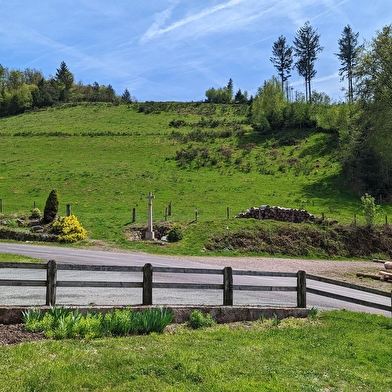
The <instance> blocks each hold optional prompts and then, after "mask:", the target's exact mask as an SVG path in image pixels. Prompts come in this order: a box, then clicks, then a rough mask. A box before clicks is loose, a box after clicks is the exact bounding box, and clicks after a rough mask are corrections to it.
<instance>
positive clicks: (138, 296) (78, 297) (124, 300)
mask: <svg viewBox="0 0 392 392" xmlns="http://www.w3.org/2000/svg"><path fill="white" fill-rule="evenodd" d="M0 253H10V254H20V255H25V256H29V257H34V258H37V259H42V260H45V261H49V260H56V262H58V263H73V264H88V265H118V266H123V265H127V266H143V265H145V264H146V263H151V264H152V266H153V267H158V266H159V267H186V268H204V269H205V268H214V269H216V268H218V269H221V268H222V267H219V266H217V265H214V258H211V264H210V265H206V264H205V263H203V264H202V263H198V262H197V261H195V258H189V259H186V258H185V257H183V258H181V259H180V258H176V257H171V256H161V255H151V254H145V253H139V252H126V251H117V250H116V251H113V250H110V251H97V250H88V249H74V248H66V247H57V246H46V245H30V244H16V243H4V242H0ZM196 260H197V259H196ZM242 269H247V268H246V267H244V268H242ZM58 274H59V275H58V279H59V280H75V281H77V280H101V281H109V280H110V281H117V282H119V281H122V282H124V281H139V282H140V281H141V280H142V276H141V274H139V273H119V272H116V273H114V272H113V273H112V272H110V273H109V272H89V271H88V272H86V271H82V272H81V271H59V272H58ZM0 279H37V280H45V279H46V271H45V270H24V269H17V270H11V269H0ZM156 281H161V282H163V281H165V282H179V281H181V282H185V283H191V282H192V283H218V284H221V283H222V275H193V274H186V275H185V274H184V275H182V274H161V275H157V274H154V282H156ZM239 284H241V285H243V284H246V285H264V286H274V285H275V286H286V285H287V286H295V285H296V279H295V278H281V277H279V278H276V277H245V276H237V275H234V285H239ZM307 286H308V287H313V288H317V289H323V290H327V291H331V292H334V293H338V294H341V295H346V296H349V297H354V296H355V297H357V298H360V299H363V300H366V301H370V302H377V303H380V304H384V305H387V306H391V299H390V298H387V297H382V296H377V295H374V294H370V293H358V291H354V290H351V289H347V288H344V287H339V286H334V285H327V284H325V283H321V282H316V281H310V280H308V281H307ZM222 296H223V295H222V291H220V290H218V291H217V290H202V291H200V290H198V291H195V290H185V289H176V290H175V289H170V290H169V289H154V290H153V303H154V304H156V305H180V304H181V305H221V304H222V301H223V297H222ZM233 296H234V305H254V306H268V307H276V306H296V300H297V297H296V293H295V292H266V291H263V292H253V291H236V290H235V291H234V295H233ZM141 301H142V293H141V289H139V288H132V289H111V288H104V289H103V288H57V303H58V305H80V306H83V305H89V304H96V305H113V306H114V305H136V304H141ZM44 302H45V288H42V287H38V288H36V287H1V288H0V305H6V306H9V305H37V306H38V305H43V304H44ZM307 306H308V308H311V307H315V308H317V309H320V310H331V309H342V308H346V309H348V310H354V311H363V312H368V313H376V314H384V315H386V316H388V317H390V316H391V312H386V311H382V310H377V309H372V308H367V307H364V306H361V305H356V304H351V303H348V302H343V301H338V300H334V299H330V298H326V297H322V296H317V295H313V294H308V295H307Z"/></svg>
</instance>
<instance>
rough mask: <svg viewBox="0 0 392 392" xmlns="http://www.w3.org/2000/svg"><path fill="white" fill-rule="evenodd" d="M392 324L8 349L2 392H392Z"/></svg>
mask: <svg viewBox="0 0 392 392" xmlns="http://www.w3.org/2000/svg"><path fill="white" fill-rule="evenodd" d="M391 327H392V325H391V320H390V319H388V318H386V317H383V316H376V315H368V314H362V313H352V312H347V311H333V312H323V313H320V314H319V315H318V316H317V318H316V319H285V320H281V321H280V322H279V320H265V321H258V322H253V323H240V324H227V325H216V326H213V327H210V328H206V329H200V330H191V329H189V328H188V327H186V325H180V326H172V328H170V329H169V330H168V332H164V333H163V334H155V333H154V334H151V335H147V336H131V337H126V338H110V339H95V340H82V341H78V340H59V341H41V342H34V343H24V344H21V345H17V346H9V347H0V357H1V361H0V373H1V375H2V376H1V379H0V390H1V391H4V392H11V391H18V392H19V391H42V392H44V391H82V390H89V391H92V390H94V391H140V390H143V391H209V392H210V391H277V392H282V391H290V392H292V391H301V392H303V391H309V392H310V391H347V392H352V391H368V392H378V391H379V392H386V391H390V390H391V389H392V378H391V376H390V372H389V368H390V364H391V363H392V354H391V350H390V348H391V344H392V335H391Z"/></svg>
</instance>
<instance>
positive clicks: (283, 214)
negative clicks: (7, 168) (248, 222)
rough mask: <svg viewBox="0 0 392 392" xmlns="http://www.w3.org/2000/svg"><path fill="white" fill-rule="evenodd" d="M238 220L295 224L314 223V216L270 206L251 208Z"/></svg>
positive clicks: (305, 212) (303, 211)
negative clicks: (271, 220) (270, 220)
mask: <svg viewBox="0 0 392 392" xmlns="http://www.w3.org/2000/svg"><path fill="white" fill-rule="evenodd" d="M236 218H253V219H273V220H277V221H282V222H293V223H302V222H312V221H314V216H313V215H312V214H309V212H307V211H305V210H297V209H292V208H284V207H270V206H268V205H263V206H260V207H251V208H249V209H248V210H247V211H246V212H243V213H240V214H238V215H237V216H236Z"/></svg>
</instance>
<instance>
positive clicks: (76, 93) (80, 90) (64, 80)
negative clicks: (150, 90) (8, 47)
mask: <svg viewBox="0 0 392 392" xmlns="http://www.w3.org/2000/svg"><path fill="white" fill-rule="evenodd" d="M74 79H75V78H74V75H73V73H72V72H71V71H70V70H69V68H68V66H67V64H66V63H65V62H64V61H62V62H61V64H60V67H59V68H58V69H57V70H56V74H55V76H53V77H49V78H45V77H44V75H43V74H42V72H41V71H39V70H37V69H32V68H26V69H25V70H24V71H21V70H16V69H8V68H5V67H3V66H2V65H1V64H0V116H2V117H3V116H10V115H15V114H20V113H23V112H25V111H26V110H31V109H35V108H37V109H39V108H44V107H48V106H53V105H56V104H62V103H66V102H112V103H117V104H118V103H130V102H131V101H132V99H131V95H130V93H129V91H128V89H125V91H124V93H123V95H122V96H121V97H120V96H118V95H117V94H116V92H115V90H114V89H113V87H112V86H111V85H110V84H109V85H107V86H105V85H99V84H98V83H97V82H94V83H93V84H92V85H90V84H88V85H84V84H83V83H82V82H78V83H75V80H74Z"/></svg>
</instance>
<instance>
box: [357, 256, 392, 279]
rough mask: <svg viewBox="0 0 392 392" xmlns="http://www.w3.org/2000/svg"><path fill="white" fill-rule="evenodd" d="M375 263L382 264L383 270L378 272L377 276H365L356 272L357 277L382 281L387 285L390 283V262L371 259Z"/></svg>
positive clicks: (391, 274) (391, 271)
mask: <svg viewBox="0 0 392 392" xmlns="http://www.w3.org/2000/svg"><path fill="white" fill-rule="evenodd" d="M373 261H374V262H375V263H382V264H384V269H383V270H380V271H379V272H378V275H375V274H366V273H363V272H357V276H358V277H359V278H371V279H376V280H383V281H386V282H389V283H392V261H385V260H379V259H373Z"/></svg>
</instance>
